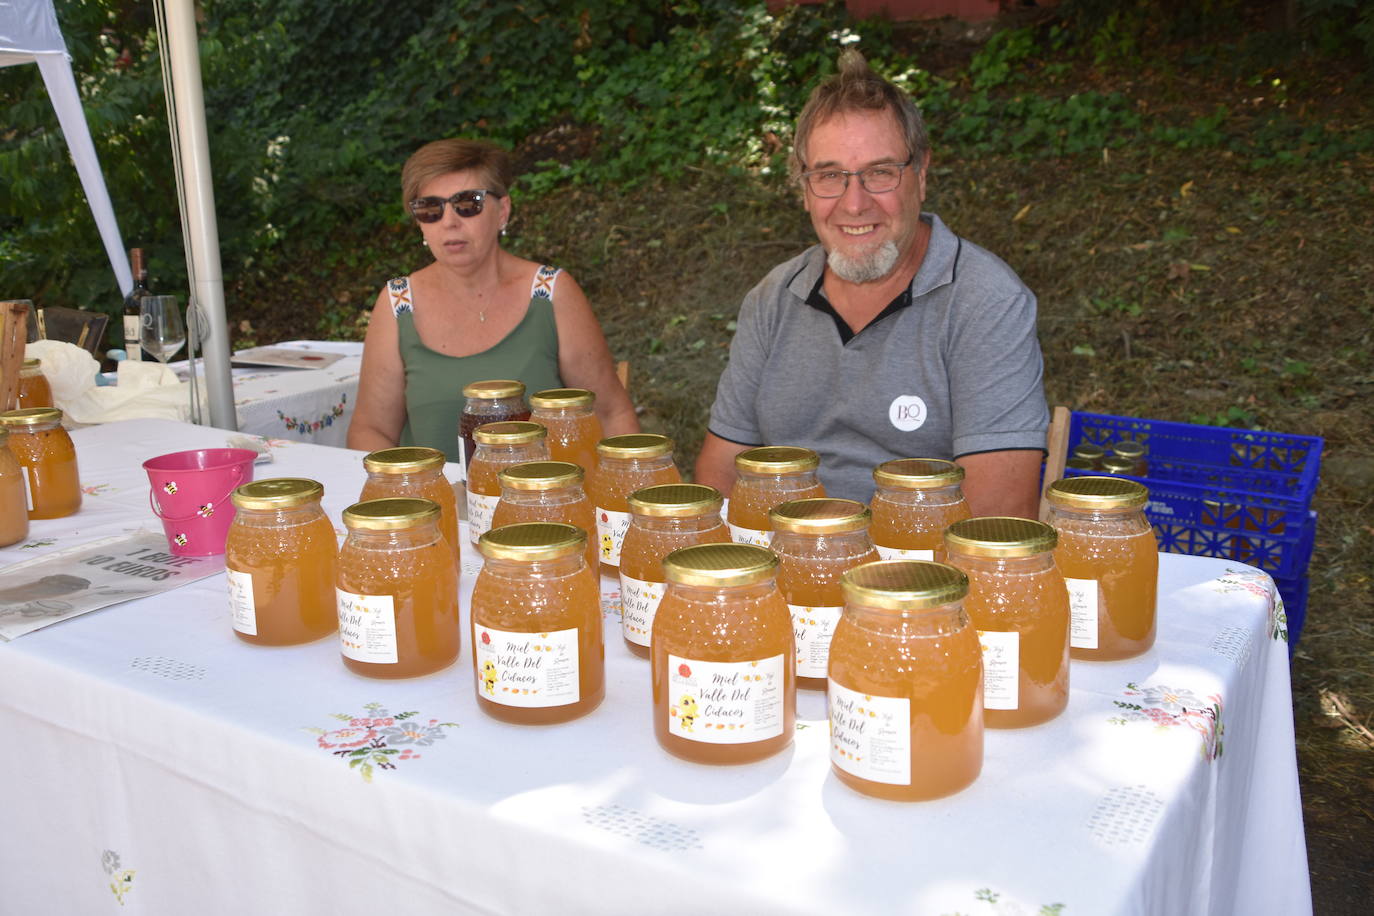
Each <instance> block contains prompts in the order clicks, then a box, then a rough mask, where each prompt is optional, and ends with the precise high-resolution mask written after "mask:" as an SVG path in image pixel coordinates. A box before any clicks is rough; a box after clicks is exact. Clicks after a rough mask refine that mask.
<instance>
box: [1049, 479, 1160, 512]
mask: <svg viewBox="0 0 1374 916" xmlns="http://www.w3.org/2000/svg"><path fill="white" fill-rule="evenodd" d="M1045 497H1046V498H1047V499H1048V500H1049V501H1050V503H1051V504H1052V505H1055V506H1062V507H1064V508H1066V509H1134V508H1136V507H1138V506H1143V505H1145V503H1146V502H1147V501H1148V500H1149V498H1150V491H1149V490H1147V489H1145V486H1144V485H1143V484H1139V483H1136V482H1135V481H1134V480H1123V479H1122V478H1120V477H1065V478H1064V479H1062V480H1056V481H1055V482H1054V483H1052V484H1050V487H1049V489H1048V490H1046V491H1045Z"/></svg>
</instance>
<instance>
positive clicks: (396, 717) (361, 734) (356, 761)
mask: <svg viewBox="0 0 1374 916" xmlns="http://www.w3.org/2000/svg"><path fill="white" fill-rule="evenodd" d="M363 709H365V710H367V712H368V714H367V715H353V714H352V713H346V712H334V713H330V716H331V717H333V718H335V719H339V720H341V721H343V722H347V723H348V724H347V725H346V726H345V727H343V728H336V729H332V730H329V729H323V728H306V729H305V730H306V731H307V732H310V733H311V734H312V735H315V743H316V744H317V745H318V746H319V747H320V748H322V749H323V750H327V751H329V752H330V753H331V754H333V755H334V756H335V757H339V758H341V759H343V760H347V761H348V766H349V767H350V768H351V769H355V770H357V771H358V773H359V775H360V776H362V778H363V781H364V782H371V781H372V774H373V773H374V772H375V771H376V770H394V769H396V764H397V763H398V762H399V761H402V760H419V759H420V757H421V755H420V754H417V753H416V752H415V748H417V747H430V746H431V745H433V744H434V742H436V741H439V740H441V739H443V738H445V737H447V735H446V733H445V732H444V729H446V728H457V727H458V723H457V722H440V721H439V720H438V719H429V720H427V721H425V722H423V723H421V722H420V721H419V720H416V719H415V717H416V716H418V715H419V713H418V712H416V711H415V710H410V711H409V712H398V713H395V714H392V713H390V712H388V711H387V710H386V708H385V707H384V706H382V704H380V703H368V704H367V705H366V706H364V707H363ZM393 745H402V746H404V747H403V749H400V750H398V749H397V748H396V747H393Z"/></svg>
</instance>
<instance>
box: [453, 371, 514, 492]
mask: <svg viewBox="0 0 1374 916" xmlns="http://www.w3.org/2000/svg"><path fill="white" fill-rule="evenodd" d="M463 397H464V398H466V399H467V400H466V401H465V402H464V404H463V412H462V414H460V415H459V417H458V455H457V458H458V464H459V466H460V469H461V473H462V476H463V480H467V479H468V462H470V461H472V456H473V454H474V453H476V451H477V441H476V440H475V439H474V438H473V437H472V434H473V432H474V431H475V430H476V429H477V427H479V426H482V425H484V424H487V423H500V422H501V421H502V420H528V419H529V418H530V409H529V406H528V405H526V404H525V383H524V382H517V381H515V380H514V379H490V380H487V381H484V382H473V383H472V384H470V385H465V386H463Z"/></svg>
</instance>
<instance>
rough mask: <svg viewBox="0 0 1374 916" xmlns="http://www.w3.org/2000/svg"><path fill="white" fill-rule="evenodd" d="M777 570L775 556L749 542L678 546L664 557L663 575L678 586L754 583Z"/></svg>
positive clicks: (776, 556)
mask: <svg viewBox="0 0 1374 916" xmlns="http://www.w3.org/2000/svg"><path fill="white" fill-rule="evenodd" d="M777 570H778V555H777V554H775V553H774V552H773V551H771V550H769V549H768V548H767V547H755V546H754V545H752V544H697V545H695V546H693V547H679V548H678V549H677V550H674V551H673V552H672V553H670V554H668V555H667V556H666V557H664V558H663V574H664V577H665V578H667V580H668V581H669V582H672V583H674V584H677V585H701V586H706V587H707V588H714V587H722V588H724V587H726V586H732V585H757V584H759V583H760V582H767V581H769V580H770V579H772V578H773V577H774V576H775V575H776V574H777Z"/></svg>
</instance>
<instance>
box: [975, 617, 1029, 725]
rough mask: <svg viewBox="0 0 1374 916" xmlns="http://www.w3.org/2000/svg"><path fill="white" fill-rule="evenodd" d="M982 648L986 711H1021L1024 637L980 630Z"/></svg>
mask: <svg viewBox="0 0 1374 916" xmlns="http://www.w3.org/2000/svg"><path fill="white" fill-rule="evenodd" d="M978 642H980V643H981V644H982V646H983V708H984V709H1020V708H1021V705H1020V704H1021V694H1020V689H1021V634H1020V633H1018V632H1016V631H1015V630H1011V631H1009V632H1008V631H999V630H979V631H978Z"/></svg>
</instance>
